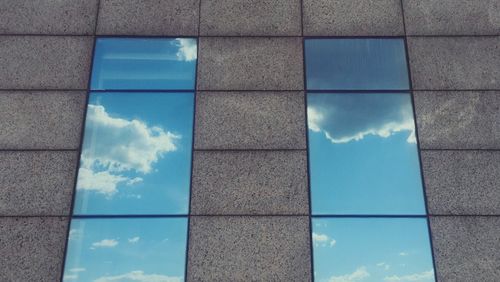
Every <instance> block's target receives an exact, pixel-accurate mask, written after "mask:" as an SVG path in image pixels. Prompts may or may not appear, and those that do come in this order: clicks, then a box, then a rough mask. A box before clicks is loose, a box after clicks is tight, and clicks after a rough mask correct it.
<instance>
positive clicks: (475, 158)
mask: <svg viewBox="0 0 500 282" xmlns="http://www.w3.org/2000/svg"><path fill="white" fill-rule="evenodd" d="M421 154H422V166H423V170H424V179H425V184H426V190H427V191H426V192H427V200H428V207H429V212H430V213H431V214H456V215H460V214H465V215H468V214H476V215H494V214H496V215H498V214H500V189H499V188H500V178H499V177H498V173H499V172H500V151H425V150H424V151H422V152H421Z"/></svg>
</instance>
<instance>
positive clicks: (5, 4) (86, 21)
mask: <svg viewBox="0 0 500 282" xmlns="http://www.w3.org/2000/svg"><path fill="white" fill-rule="evenodd" d="M96 13H97V0H65V1H33V0H2V1H0V34H26V33H29V34H92V33H93V32H94V27H95V17H96Z"/></svg>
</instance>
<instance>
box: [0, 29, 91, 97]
mask: <svg viewBox="0 0 500 282" xmlns="http://www.w3.org/2000/svg"><path fill="white" fill-rule="evenodd" d="M92 44H93V39H92V38H91V37H64V36H0V89H85V88H87V81H88V77H89V71H90V60H91V53H92Z"/></svg>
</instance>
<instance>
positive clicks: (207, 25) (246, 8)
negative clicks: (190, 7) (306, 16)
mask: <svg viewBox="0 0 500 282" xmlns="http://www.w3.org/2000/svg"><path fill="white" fill-rule="evenodd" d="M300 11H301V9H300V1H299V0H258V1H247V0H203V1H201V19H200V34H201V35H297V36H300V35H301V26H300V17H301V15H300Z"/></svg>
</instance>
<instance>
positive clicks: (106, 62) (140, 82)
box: [91, 38, 197, 90]
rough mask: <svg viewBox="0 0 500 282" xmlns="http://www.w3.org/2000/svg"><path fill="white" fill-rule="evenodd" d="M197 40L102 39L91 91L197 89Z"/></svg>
mask: <svg viewBox="0 0 500 282" xmlns="http://www.w3.org/2000/svg"><path fill="white" fill-rule="evenodd" d="M196 48H197V47H196V39H193V38H171V39H164V38H99V39H97V42H96V49H95V55H94V65H93V70H92V80H91V89H92V90H111V89H186V90H191V89H194V83H195V70H196V56H197V52H196Z"/></svg>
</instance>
